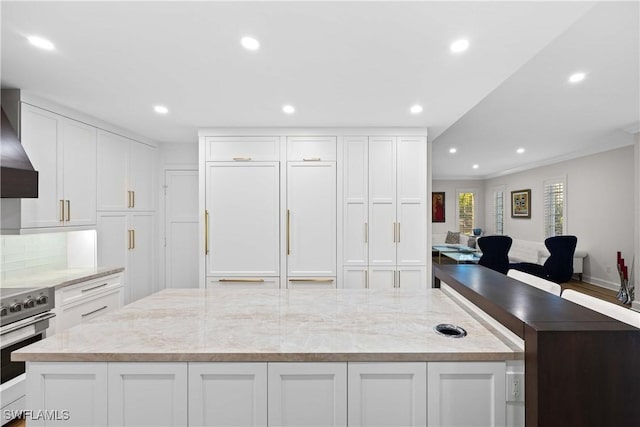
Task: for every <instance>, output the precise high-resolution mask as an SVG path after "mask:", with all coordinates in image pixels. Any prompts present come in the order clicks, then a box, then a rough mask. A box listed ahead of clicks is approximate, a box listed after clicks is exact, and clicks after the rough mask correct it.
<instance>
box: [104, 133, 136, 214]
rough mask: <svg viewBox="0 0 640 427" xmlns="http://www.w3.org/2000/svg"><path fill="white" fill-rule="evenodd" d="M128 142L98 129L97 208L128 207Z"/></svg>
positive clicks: (122, 208) (119, 208)
mask: <svg viewBox="0 0 640 427" xmlns="http://www.w3.org/2000/svg"><path fill="white" fill-rule="evenodd" d="M129 143H130V141H129V140H128V139H125V138H123V137H121V136H119V135H116V134H113V133H110V132H105V131H102V130H100V131H98V167H97V169H98V210H126V209H129V197H128V196H129V193H128V192H127V191H128V188H127V175H128V173H129Z"/></svg>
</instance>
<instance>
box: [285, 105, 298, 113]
mask: <svg viewBox="0 0 640 427" xmlns="http://www.w3.org/2000/svg"><path fill="white" fill-rule="evenodd" d="M282 111H284V112H285V113H286V114H293V113H295V112H296V109H295V108H294V107H293V105H285V106H284V107H282Z"/></svg>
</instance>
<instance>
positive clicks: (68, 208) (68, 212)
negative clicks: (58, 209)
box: [65, 200, 71, 222]
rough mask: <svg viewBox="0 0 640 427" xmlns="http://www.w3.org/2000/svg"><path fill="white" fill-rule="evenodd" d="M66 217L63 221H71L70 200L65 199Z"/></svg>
mask: <svg viewBox="0 0 640 427" xmlns="http://www.w3.org/2000/svg"><path fill="white" fill-rule="evenodd" d="M66 202H67V218H66V219H65V221H67V222H69V221H71V201H70V200H67V201H66Z"/></svg>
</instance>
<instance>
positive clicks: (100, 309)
mask: <svg viewBox="0 0 640 427" xmlns="http://www.w3.org/2000/svg"><path fill="white" fill-rule="evenodd" d="M106 308H109V306H108V305H105V306H102V307H100V308H98V309H96V310H93V311H90V312H88V313H84V314H82V315H81V316H82V317H87V316H91V315H92V314H95V313H97V312H99V311H102V310H104V309H106Z"/></svg>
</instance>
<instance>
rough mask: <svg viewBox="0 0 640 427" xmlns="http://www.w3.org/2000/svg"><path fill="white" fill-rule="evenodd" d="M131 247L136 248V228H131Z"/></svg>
mask: <svg viewBox="0 0 640 427" xmlns="http://www.w3.org/2000/svg"><path fill="white" fill-rule="evenodd" d="M131 237H132V239H131V249H135V248H136V230H131Z"/></svg>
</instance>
